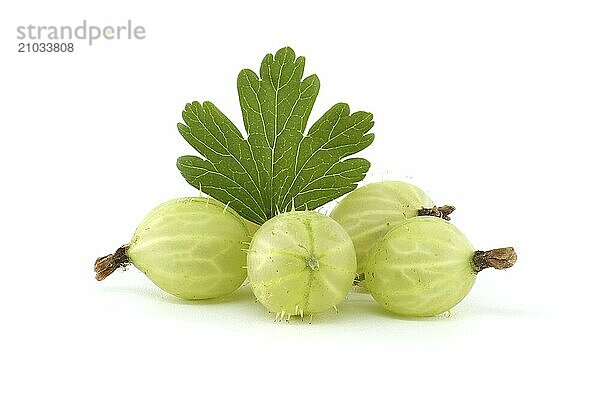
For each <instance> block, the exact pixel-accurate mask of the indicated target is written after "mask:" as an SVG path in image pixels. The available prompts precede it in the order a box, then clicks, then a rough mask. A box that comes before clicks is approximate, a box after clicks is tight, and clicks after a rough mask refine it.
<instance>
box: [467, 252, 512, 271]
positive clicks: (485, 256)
mask: <svg viewBox="0 0 600 400" xmlns="http://www.w3.org/2000/svg"><path fill="white" fill-rule="evenodd" d="M515 262H517V253H516V252H515V249H514V248H513V247H503V248H500V249H494V250H488V251H479V250H478V251H476V252H475V253H474V254H473V264H474V265H475V272H479V271H481V270H484V269H486V268H494V269H507V268H510V267H512V266H513V265H515Z"/></svg>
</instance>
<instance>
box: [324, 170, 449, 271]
mask: <svg viewBox="0 0 600 400" xmlns="http://www.w3.org/2000/svg"><path fill="white" fill-rule="evenodd" d="M452 211H454V207H452V206H443V207H435V206H434V205H433V202H432V201H431V199H430V198H429V196H427V194H425V192H424V191H422V190H421V189H419V188H418V187H416V186H414V185H411V184H410V183H405V182H400V181H383V182H375V183H370V184H368V185H365V186H362V187H360V188H358V189H356V190H354V191H353V192H350V194H349V195H347V196H346V197H344V198H343V199H342V201H340V202H339V203H338V204H337V205H336V206H335V208H334V209H333V211H332V212H331V218H333V219H334V220H336V221H337V222H338V223H339V224H340V225H342V227H343V228H344V229H345V230H346V232H348V234H349V235H350V238H351V239H352V243H353V244H354V248H355V250H356V260H357V273H358V274H361V273H362V272H363V271H364V267H365V263H366V261H367V255H368V254H369V251H370V250H371V248H372V247H373V245H374V244H375V243H377V241H378V240H380V239H381V238H382V237H383V236H384V235H385V234H386V233H387V232H389V231H390V230H391V229H393V228H395V227H396V226H398V225H399V224H401V223H402V222H404V221H405V220H406V219H407V218H412V217H416V216H417V215H433V216H437V217H441V218H444V219H449V217H448V214H450V213H451V212H452ZM360 278H362V277H360Z"/></svg>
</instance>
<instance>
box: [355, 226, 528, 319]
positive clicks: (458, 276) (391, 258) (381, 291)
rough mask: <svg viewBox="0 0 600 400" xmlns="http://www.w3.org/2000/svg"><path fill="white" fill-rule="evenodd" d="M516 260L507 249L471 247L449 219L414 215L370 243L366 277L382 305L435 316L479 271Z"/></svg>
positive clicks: (467, 288)
mask: <svg viewBox="0 0 600 400" xmlns="http://www.w3.org/2000/svg"><path fill="white" fill-rule="evenodd" d="M516 260H517V255H516V253H515V250H514V249H513V248H512V247H506V248H501V249H495V250H490V251H475V250H474V248H473V246H471V244H470V243H469V241H468V240H467V238H466V237H465V236H464V235H463V234H462V233H461V232H460V231H459V230H458V229H457V228H456V227H454V225H452V224H450V223H449V222H447V221H445V220H443V219H441V218H436V217H415V218H411V219H407V220H406V221H404V222H403V223H401V224H400V225H399V226H397V227H396V228H394V229H393V230H391V231H390V232H388V233H387V234H386V235H385V236H384V237H383V239H381V240H380V241H379V242H378V243H377V244H376V245H375V246H374V248H373V249H372V251H371V253H370V254H369V258H368V261H367V263H366V266H365V279H366V284H367V287H368V289H369V291H370V292H371V294H372V295H373V297H374V298H375V300H377V302H378V303H379V304H381V305H382V306H383V307H385V308H386V309H388V310H390V311H392V312H394V313H396V314H400V315H403V316H411V317H426V316H434V315H437V314H440V313H443V312H445V311H449V310H450V309H451V308H452V307H454V306H455V305H456V304H458V303H459V302H460V301H461V300H462V299H463V298H464V297H465V296H466V295H467V294H468V293H469V291H470V290H471V287H472V286H473V283H474V282H475V277H476V275H477V273H478V272H479V271H481V270H483V269H485V268H489V267H492V268H495V269H506V268H509V267H512V266H513V265H514V263H515V262H516Z"/></svg>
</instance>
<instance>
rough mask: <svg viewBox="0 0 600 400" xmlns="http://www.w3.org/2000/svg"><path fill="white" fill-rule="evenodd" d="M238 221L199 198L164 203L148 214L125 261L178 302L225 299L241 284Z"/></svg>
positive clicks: (242, 238) (243, 233) (242, 233)
mask: <svg viewBox="0 0 600 400" xmlns="http://www.w3.org/2000/svg"><path fill="white" fill-rule="evenodd" d="M247 240H249V234H248V230H247V228H246V227H245V225H244V223H243V221H242V219H241V217H239V216H238V215H237V214H236V213H235V212H234V211H233V210H231V209H229V208H226V207H225V206H224V205H223V204H222V203H220V202H218V201H216V200H213V199H209V198H201V197H189V198H181V199H175V200H171V201H168V202H166V203H163V204H161V205H159V206H158V207H156V208H155V209H153V210H152V211H151V212H150V213H149V214H148V215H147V216H146V218H145V219H144V220H143V221H142V223H141V224H140V225H139V227H138V228H137V230H136V231H135V234H134V235H133V239H132V240H131V242H130V244H129V248H128V250H127V256H128V258H129V261H130V262H131V263H132V264H134V265H135V266H136V267H137V268H138V269H139V270H141V271H142V272H144V273H145V274H146V275H147V276H148V278H150V279H151V280H152V282H154V283H155V284H156V285H157V286H158V287H159V288H161V289H163V290H164V291H165V292H168V293H170V294H172V295H174V296H177V297H180V298H182V299H188V300H197V299H210V298H215V297H220V296H224V295H226V294H229V293H231V292H233V291H234V290H236V289H237V288H238V287H240V285H241V284H242V283H243V282H244V279H246V270H245V268H244V266H245V264H246V260H245V258H246V253H245V252H244V250H245V245H244V242H246V241H247Z"/></svg>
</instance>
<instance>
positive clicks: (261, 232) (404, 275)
mask: <svg viewBox="0 0 600 400" xmlns="http://www.w3.org/2000/svg"><path fill="white" fill-rule="evenodd" d="M453 210H454V207H451V206H441V207H436V206H435V205H434V203H433V202H432V200H431V199H430V198H429V197H428V196H427V195H426V194H425V192H424V191H422V190H421V189H419V188H417V187H416V186H414V185H411V184H408V183H404V182H399V181H384V182H377V183H371V184H368V185H365V186H363V187H361V188H358V189H356V190H354V191H352V192H351V193H350V194H348V195H347V196H346V197H345V198H344V199H342V200H341V201H340V202H339V203H338V204H337V206H336V207H335V208H334V210H333V211H332V212H331V215H330V216H327V215H325V214H322V213H320V212H317V211H288V212H283V213H280V214H279V215H277V216H275V217H273V218H271V219H270V220H268V221H267V222H265V223H264V224H262V225H261V226H260V227H257V226H256V225H255V224H253V223H251V222H249V221H246V220H244V219H243V218H242V217H240V216H239V215H238V214H237V213H236V212H235V211H233V210H232V209H231V208H229V207H227V205H224V204H222V203H220V202H218V201H217V200H214V199H212V198H209V197H202V196H200V197H190V198H180V199H175V200H171V201H168V202H166V203H163V204H161V205H159V206H158V207H156V208H155V209H153V210H152V211H150V213H149V214H148V215H147V216H146V217H145V218H144V220H143V221H142V222H141V224H140V225H139V226H138V228H137V229H136V231H135V233H134V235H133V238H132V239H131V241H130V242H129V244H127V245H124V246H122V247H120V248H119V249H118V250H117V251H115V253H114V254H110V255H108V256H104V257H100V258H98V259H97V260H96V263H95V266H94V269H95V273H96V279H98V280H103V279H105V278H106V277H107V276H109V275H110V274H111V273H112V272H114V271H115V270H116V269H119V268H123V267H125V266H127V265H129V264H132V265H134V266H135V267H137V268H138V269H139V270H140V271H142V272H143V273H144V274H146V276H148V278H149V279H150V280H151V281H152V282H154V283H155V284H156V285H157V286H158V287H159V288H161V289H162V290H164V291H166V292H168V293H170V294H172V295H174V296H177V297H179V298H182V299H188V300H201V299H210V298H218V297H223V296H226V295H228V294H230V293H232V292H233V291H235V290H236V289H238V288H239V287H240V286H241V285H242V284H243V283H244V281H245V280H247V281H248V283H249V286H250V288H251V289H252V292H253V293H254V295H255V296H256V299H257V300H258V301H259V302H260V303H261V304H262V305H264V306H265V308H266V309H267V310H268V311H269V312H270V313H273V314H274V315H275V316H276V317H275V318H276V320H288V321H289V320H290V319H291V318H292V317H296V316H298V317H300V318H304V317H305V316H307V317H310V318H312V315H313V314H316V313H320V312H323V311H326V310H329V309H336V305H338V304H339V303H340V302H342V301H344V300H345V299H346V298H347V296H348V293H349V292H350V291H352V290H353V288H355V289H356V291H357V292H359V293H365V294H366V295H371V296H372V297H373V298H374V299H375V301H377V303H379V304H380V305H381V306H382V307H384V308H385V309H387V310H388V311H390V312H392V313H395V314H397V315H400V316H406V317H429V316H435V315H438V314H441V313H444V312H446V311H449V310H450V309H452V308H453V307H454V306H455V305H457V304H458V303H459V302H460V301H461V300H462V299H463V298H464V297H465V296H466V295H467V294H468V293H469V291H470V289H471V288H472V286H473V284H474V282H475V278H476V276H477V274H478V273H479V272H480V271H482V270H484V269H486V268H493V269H498V270H502V269H506V268H509V267H511V266H513V265H514V263H515V261H516V253H515V250H514V249H513V248H512V247H504V248H498V249H494V250H489V251H477V250H475V248H474V247H473V246H472V245H471V244H470V242H469V241H468V240H467V238H466V237H465V236H464V235H463V234H462V233H461V232H460V231H459V230H458V229H457V228H456V227H455V226H454V225H453V224H451V223H450V222H449V219H450V217H449V214H450V213H451V212H452V211H453Z"/></svg>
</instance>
